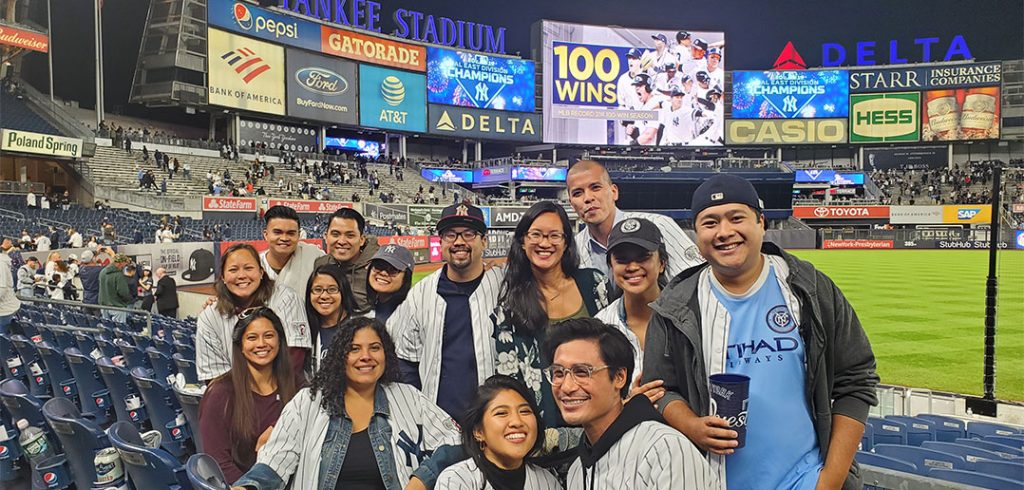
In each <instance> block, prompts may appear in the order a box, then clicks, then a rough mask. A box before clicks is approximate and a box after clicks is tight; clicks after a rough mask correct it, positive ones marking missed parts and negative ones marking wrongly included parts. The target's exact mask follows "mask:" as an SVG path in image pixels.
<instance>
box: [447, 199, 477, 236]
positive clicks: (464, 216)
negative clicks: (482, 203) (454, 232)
mask: <svg viewBox="0 0 1024 490" xmlns="http://www.w3.org/2000/svg"><path fill="white" fill-rule="evenodd" d="M453 226H465V227H467V228H470V229H473V230H476V231H479V232H480V233H487V224H486V223H485V222H484V212H483V211H481V210H480V208H478V207H476V206H474V205H472V204H469V203H461V204H453V205H451V206H448V207H446V208H444V210H442V211H441V219H439V220H437V231H438V233H441V232H443V231H444V230H447V229H448V228H451V227H453Z"/></svg>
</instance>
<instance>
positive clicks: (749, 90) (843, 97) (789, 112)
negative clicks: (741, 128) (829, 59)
mask: <svg viewBox="0 0 1024 490" xmlns="http://www.w3.org/2000/svg"><path fill="white" fill-rule="evenodd" d="M849 83H850V79H849V73H848V72H847V71H845V70H820V71H803V70H799V71H787V70H778V71H763V72H761V71H737V72H734V73H733V76H732V117H734V118H736V119H789V118H806V119H814V118H830V117H846V116H847V113H848V108H849V105H848V101H847V99H848V98H849V95H850V87H849Z"/></svg>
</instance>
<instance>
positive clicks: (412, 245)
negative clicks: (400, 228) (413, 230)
mask: <svg viewBox="0 0 1024 490" xmlns="http://www.w3.org/2000/svg"><path fill="white" fill-rule="evenodd" d="M377 245H380V246H382V247H383V246H385V245H401V246H403V247H405V248H407V249H409V250H416V249H420V248H430V237H426V236H422V235H417V236H381V237H377Z"/></svg>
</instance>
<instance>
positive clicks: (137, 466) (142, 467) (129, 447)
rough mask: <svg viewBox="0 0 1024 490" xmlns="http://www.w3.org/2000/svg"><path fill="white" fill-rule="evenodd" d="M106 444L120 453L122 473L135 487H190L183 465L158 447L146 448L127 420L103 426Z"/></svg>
mask: <svg viewBox="0 0 1024 490" xmlns="http://www.w3.org/2000/svg"><path fill="white" fill-rule="evenodd" d="M107 437H109V438H110V443H111V444H113V445H114V447H115V448H117V451H118V453H120V454H121V462H122V463H124V469H125V472H126V473H128V476H129V478H130V479H131V481H132V483H133V484H134V485H135V488H137V489H140V490H141V489H150V488H159V489H167V490H184V489H188V488H190V487H191V484H190V483H189V481H188V476H187V475H186V474H185V468H184V467H183V466H181V465H180V464H179V463H178V461H177V460H176V459H175V458H174V456H172V455H170V454H168V453H167V452H166V451H164V450H162V449H151V448H148V447H146V445H145V443H143V441H142V436H141V435H139V431H138V430H137V429H136V428H135V426H134V425H132V424H131V423H129V422H114V424H113V425H111V426H110V428H109V429H107Z"/></svg>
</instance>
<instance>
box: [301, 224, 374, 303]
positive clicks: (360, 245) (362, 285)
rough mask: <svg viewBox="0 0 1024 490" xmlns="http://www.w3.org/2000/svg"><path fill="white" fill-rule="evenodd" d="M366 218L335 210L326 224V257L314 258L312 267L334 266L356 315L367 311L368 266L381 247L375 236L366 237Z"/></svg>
mask: <svg viewBox="0 0 1024 490" xmlns="http://www.w3.org/2000/svg"><path fill="white" fill-rule="evenodd" d="M365 229H366V219H365V218H363V215H362V214H360V213H359V211H356V210H355V209H352V208H338V210H337V211H335V212H334V213H333V214H331V218H330V219H329V220H328V221H327V231H326V232H325V233H324V240H325V241H326V242H327V252H328V254H327V255H325V256H322V257H320V258H318V259H316V262H315V266H316V267H320V266H324V265H328V264H333V265H337V266H338V267H340V269H341V273H342V275H343V276H344V277H345V280H346V281H348V283H349V286H350V287H351V289H352V295H353V297H354V298H355V301H356V302H355V307H354V308H353V312H354V313H356V314H359V315H362V314H365V313H367V312H368V311H370V308H371V305H370V302H369V300H368V299H367V289H366V277H367V274H368V272H369V271H368V270H367V266H368V265H369V264H370V260H371V259H372V258H373V256H374V254H376V253H377V250H378V249H379V248H380V246H379V245H378V244H377V237H375V236H371V235H366V234H364V231H365Z"/></svg>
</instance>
